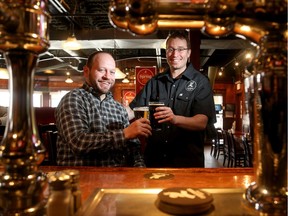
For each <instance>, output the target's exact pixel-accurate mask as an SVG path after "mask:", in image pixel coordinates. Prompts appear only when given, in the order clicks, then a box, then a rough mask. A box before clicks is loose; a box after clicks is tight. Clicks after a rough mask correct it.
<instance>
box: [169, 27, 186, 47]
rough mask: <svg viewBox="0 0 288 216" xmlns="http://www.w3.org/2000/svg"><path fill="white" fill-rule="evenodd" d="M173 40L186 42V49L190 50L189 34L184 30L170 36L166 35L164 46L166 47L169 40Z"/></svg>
mask: <svg viewBox="0 0 288 216" xmlns="http://www.w3.org/2000/svg"><path fill="white" fill-rule="evenodd" d="M172 38H173V39H174V38H180V39H182V40H186V42H187V47H188V48H191V43H190V39H189V32H188V31H185V30H182V31H174V32H172V33H171V34H170V35H168V37H167V40H166V45H167V42H168V41H169V40H170V39H172Z"/></svg>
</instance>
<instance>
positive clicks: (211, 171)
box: [39, 166, 255, 201]
mask: <svg viewBox="0 0 288 216" xmlns="http://www.w3.org/2000/svg"><path fill="white" fill-rule="evenodd" d="M65 169H77V170H79V171H80V189H81V191H82V199H83V201H85V200H86V199H87V198H88V197H89V195H90V194H91V193H92V192H93V191H94V190H95V189H96V188H109V189H110V188H141V189H144V188H145V189H146V188H168V187H193V188H243V189H245V188H247V186H248V185H249V184H250V183H251V182H253V181H254V180H255V178H254V170H253V168H181V169H169V168H168V169H152V168H102V167H101V168H98V167H62V166H40V167H39V170H42V171H43V172H45V173H48V172H53V171H61V170H65ZM150 173H168V174H172V178H168V179H150V178H147V177H146V174H150Z"/></svg>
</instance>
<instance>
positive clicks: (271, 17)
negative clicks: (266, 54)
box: [109, 0, 287, 43]
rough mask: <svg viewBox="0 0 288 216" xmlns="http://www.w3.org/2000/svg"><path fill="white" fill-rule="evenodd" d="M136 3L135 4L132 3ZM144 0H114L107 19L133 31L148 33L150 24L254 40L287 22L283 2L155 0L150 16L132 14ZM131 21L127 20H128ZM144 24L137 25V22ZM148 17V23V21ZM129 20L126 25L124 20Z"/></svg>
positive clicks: (215, 35) (121, 27)
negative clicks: (272, 26)
mask: <svg viewBox="0 0 288 216" xmlns="http://www.w3.org/2000/svg"><path fill="white" fill-rule="evenodd" d="M135 2H137V4H135ZM145 3H146V1H145V2H144V1H143V3H142V1H139V0H138V1H136V0H114V1H111V6H110V8H109V19H110V22H111V23H112V24H113V25H114V26H115V27H116V28H119V29H121V30H124V31H129V32H131V33H133V34H138V35H146V34H150V33H152V32H151V31H152V28H151V26H153V27H154V26H156V25H157V28H155V30H154V31H156V30H157V29H180V28H182V29H201V30H202V32H204V33H206V34H208V35H210V36H211V37H216V38H220V37H225V36H227V35H229V34H233V33H236V34H240V35H241V36H242V37H245V38H247V39H249V40H251V41H253V42H256V43H258V42H259V40H260V38H261V36H263V34H265V31H266V28H267V26H270V25H272V24H274V23H277V24H279V25H282V27H284V28H285V29H286V27H285V26H286V25H287V18H286V17H287V1H285V0H282V1H272V2H269V1H257V0H254V1H237V0H228V1H223V0H210V1H208V0H206V1H181V2H179V1H176V0H175V1H173V0H171V1H169V2H167V1H165V0H157V1H155V4H154V5H153V10H151V11H150V15H151V14H153V15H152V16H150V17H153V18H151V19H146V16H145V18H144V17H143V16H141V15H138V21H136V20H135V17H133V11H135V6H137V9H141V8H145V7H146V5H145ZM132 19H133V20H134V21H133V23H131V20H132ZM143 19H144V20H145V21H146V22H145V25H142V26H141V28H138V26H139V24H140V23H141V22H143ZM148 20H150V25H149V23H148ZM129 22H130V25H128V23H129Z"/></svg>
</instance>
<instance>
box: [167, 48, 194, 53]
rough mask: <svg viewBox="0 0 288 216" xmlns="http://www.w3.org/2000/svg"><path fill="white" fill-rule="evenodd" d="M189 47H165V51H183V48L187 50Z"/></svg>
mask: <svg viewBox="0 0 288 216" xmlns="http://www.w3.org/2000/svg"><path fill="white" fill-rule="evenodd" d="M188 49H189V48H183V47H180V48H176V49H175V48H172V47H169V48H167V49H166V52H167V53H172V52H174V51H177V52H183V51H184V50H188Z"/></svg>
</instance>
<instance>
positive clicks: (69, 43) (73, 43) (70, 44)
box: [63, 33, 81, 50]
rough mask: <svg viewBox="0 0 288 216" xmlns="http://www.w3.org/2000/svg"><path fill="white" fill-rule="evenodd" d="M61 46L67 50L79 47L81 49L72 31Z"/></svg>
mask: <svg viewBox="0 0 288 216" xmlns="http://www.w3.org/2000/svg"><path fill="white" fill-rule="evenodd" d="M63 48H64V49H67V50H79V49H81V44H80V43H79V42H78V40H77V38H76V37H75V34H74V33H72V35H71V36H69V37H68V38H67V40H66V41H64V43H63Z"/></svg>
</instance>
